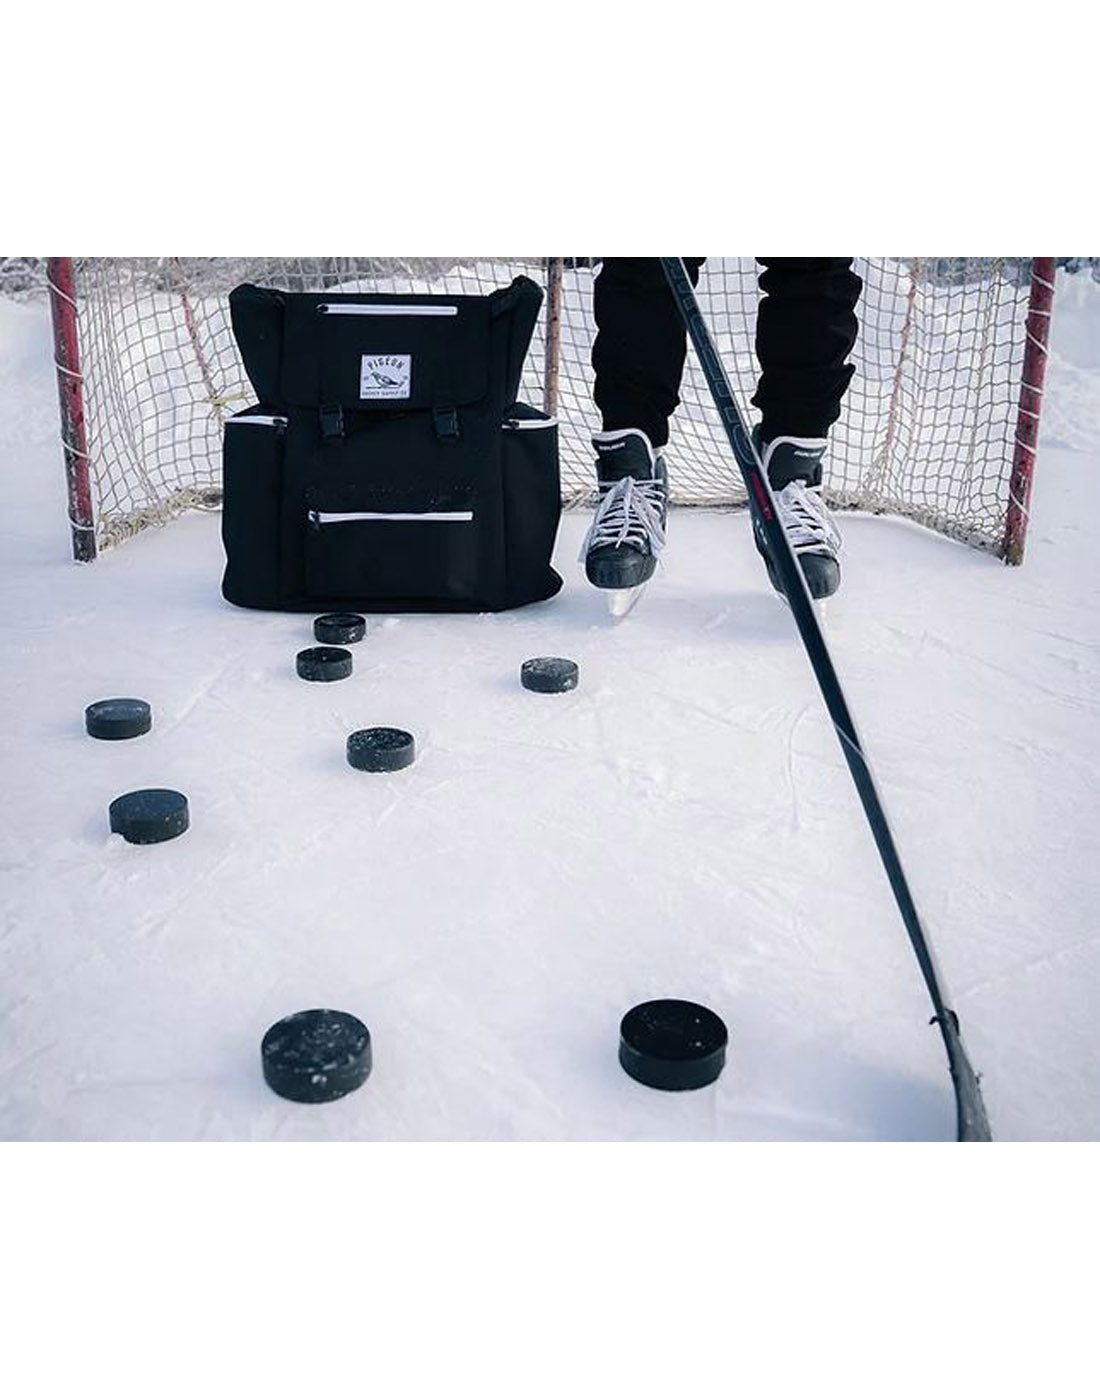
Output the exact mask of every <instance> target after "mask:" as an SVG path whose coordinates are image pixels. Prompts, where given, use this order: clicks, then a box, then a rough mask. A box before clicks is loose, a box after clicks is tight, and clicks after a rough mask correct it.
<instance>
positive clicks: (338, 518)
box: [309, 510, 474, 525]
mask: <svg viewBox="0 0 1100 1400" xmlns="http://www.w3.org/2000/svg"><path fill="white" fill-rule="evenodd" d="M309 518H310V520H311V521H312V522H313V524H314V525H339V524H342V523H343V522H344V521H345V520H384V521H386V522H390V521H395V520H399V521H407V522H412V523H414V524H417V525H419V524H421V523H422V522H428V523H433V522H438V521H443V522H444V523H453V524H463V523H467V524H468V523H469V522H471V521H472V520H473V518H474V513H473V511H472V510H418V511H398V510H341V511H326V510H311V511H310V513H309Z"/></svg>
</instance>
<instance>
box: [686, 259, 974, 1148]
mask: <svg viewBox="0 0 1100 1400" xmlns="http://www.w3.org/2000/svg"><path fill="white" fill-rule="evenodd" d="M661 264H662V266H663V268H664V271H665V276H666V278H667V279H668V284H669V287H670V288H671V290H672V294H673V296H674V297H675V299H676V304H677V306H678V307H679V309H680V314H681V315H682V316H683V318H684V322H685V324H686V326H687V330H688V334H689V335H690V337H691V341H692V344H693V345H694V346H695V351H696V354H697V355H698V357H699V361H700V363H701V365H702V368H703V374H704V375H705V377H706V380H707V385H708V387H709V389H710V392H711V396H712V398H713V399H714V405H715V407H716V408H717V410H718V413H719V416H720V417H721V419H722V424H723V426H724V428H725V430H726V435H727V437H728V438H729V443H730V448H731V449H732V451H733V455H734V457H735V458H736V460H737V465H738V467H739V468H740V470H741V475H742V477H743V478H744V481H745V489H746V491H747V492H748V497H749V509H750V511H751V512H752V514H753V517H754V518H755V519H756V520H757V521H758V522H759V525H760V528H761V530H762V531H763V534H764V538H765V540H766V541H767V545H768V550H769V553H770V554H771V557H772V562H773V564H774V565H775V568H776V570H777V572H778V574H779V577H780V580H781V582H782V584H783V591H784V593H785V594H786V597H787V601H788V603H789V604H790V607H791V612H792V613H793V615H794V619H795V623H796V624H797V627H798V631H799V635H800V636H801V638H802V644H803V646H804V647H805V649H806V655H807V657H808V658H809V661H810V665H811V666H812V667H813V671H814V675H815V676H816V678H817V683H818V685H819V687H820V689H821V695H822V698H823V699H824V701H825V706H826V708H827V709H828V711H829V717H830V719H831V720H832V722H833V728H834V729H835V730H836V735H837V739H838V740H839V742H840V748H841V752H842V753H843V754H844V759H845V762H846V763H847V765H848V770H849V772H850V773H851V775H852V780H853V782H854V783H855V785H856V791H857V792H858V793H859V800H860V802H861V803H862V805H863V811H864V814H865V815H866V817H867V822H868V825H869V826H870V828H871V834H872V836H873V837H874V840H875V845H876V846H877V847H878V853H879V856H880V858H881V860H882V864H883V868H884V869H885V871H886V878H887V879H888V880H889V882H890V888H891V890H892V891H893V893H894V899H895V900H896V902H897V906H898V911H899V913H900V914H901V918H902V922H903V923H904V925H905V929H906V932H907V933H908V935H909V941H910V943H911V944H912V947H913V952H914V953H915V954H916V958H917V962H918V963H919V965H920V970H921V974H922V975H923V977H924V982H925V986H926V987H927V988H928V995H929V996H930V998H931V1000H932V1006H933V1008H934V1010H935V1018H934V1019H935V1023H936V1024H937V1025H938V1026H939V1028H940V1033H941V1035H942V1036H943V1042H944V1048H945V1049H946V1051H947V1063H948V1068H949V1069H950V1072H951V1081H952V1084H953V1085H954V1089H955V1108H956V1126H957V1136H958V1140H959V1141H960V1142H989V1141H990V1140H991V1137H992V1134H991V1133H990V1128H989V1119H988V1116H987V1114H986V1110H985V1104H984V1102H983V1101H982V1093H981V1089H980V1087H979V1084H978V1076H977V1074H976V1073H975V1072H974V1069H973V1066H972V1065H971V1063H970V1060H969V1058H968V1056H967V1053H966V1049H965V1047H964V1046H963V1043H962V1036H961V1034H960V1031H959V1019H958V1017H957V1016H956V1014H955V1012H954V1011H953V1010H952V1009H951V1008H950V1006H949V1004H948V998H947V992H946V988H945V985H944V981H943V978H942V976H941V975H940V972H939V969H938V968H937V966H936V960H935V956H934V954H933V952H932V947H931V944H930V943H929V941H928V938H927V936H926V935H925V932H924V929H923V927H922V926H921V921H920V916H919V914H918V913H917V907H916V904H915V902H914V900H913V896H912V893H911V891H910V889H909V882H908V880H907V879H906V877H905V871H904V869H903V868H902V864H901V857H900V856H899V855H898V850H897V846H896V845H895V843H894V837H893V834H892V832H891V830H890V825H889V823H888V822H887V820H886V812H885V810H884V808H883V805H882V801H881V799H880V797H879V795H878V791H877V789H876V787H875V781H874V778H873V776H872V774H871V769H870V765H869V764H868V762H867V758H866V756H865V754H864V752H863V746H862V745H861V743H860V741H859V736H858V735H857V733H856V727H855V724H854V722H853V720H852V715H851V712H850V711H849V709H848V704H847V701H846V700H845V698H844V691H843V690H842V688H841V685H840V680H839V678H838V677H837V673H836V668H835V667H834V665H833V660H832V657H831V655H830V654H829V648H828V646H827V645H826V643H825V638H824V636H823V635H822V632H821V625H820V623H819V622H818V619H817V613H816V611H815V610H814V605H813V602H812V600H811V598H810V594H809V591H808V589H807V588H806V583H805V580H804V579H803V577H802V570H801V568H800V566H799V564H798V560H797V559H796V558H795V554H794V551H793V550H792V548H791V545H790V541H789V540H788V539H787V535H786V531H785V530H784V529H783V526H782V524H781V523H780V520H779V516H778V512H777V510H776V506H775V498H774V496H773V495H772V490H771V486H770V484H769V482H768V479H767V477H766V475H765V473H764V469H763V466H762V465H761V462H760V457H759V454H758V453H757V451H756V448H755V446H754V445H753V442H752V439H751V438H750V436H749V433H748V430H747V428H746V426H745V420H744V418H743V417H742V416H741V412H740V410H739V408H738V407H737V403H736V401H735V399H734V397H733V391H732V389H731V387H730V382H729V378H728V377H727V375H726V372H725V369H724V367H723V365H722V362H721V360H720V359H719V356H718V352H717V350H716V349H715V347H714V342H713V340H712V339H711V336H710V331H709V330H708V329H707V325H706V322H705V321H704V319H703V315H702V312H701V311H700V310H699V303H698V301H697V300H696V297H695V291H694V288H693V287H692V285H691V281H690V279H689V278H688V274H687V269H686V268H685V266H684V263H683V260H682V259H680V258H662V259H661Z"/></svg>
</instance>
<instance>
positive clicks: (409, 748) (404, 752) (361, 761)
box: [348, 729, 416, 773]
mask: <svg viewBox="0 0 1100 1400" xmlns="http://www.w3.org/2000/svg"><path fill="white" fill-rule="evenodd" d="M415 757H416V740H415V739H414V738H413V736H412V735H411V734H409V733H407V732H406V731H405V730H404V729H357V730H356V731H355V733H354V734H349V735H348V762H349V763H350V764H351V766H352V767H353V768H359V769H362V771H363V772H364V773H396V772H397V770H398V769H399V768H408V766H409V764H410V763H412V761H413V759H414V758H415Z"/></svg>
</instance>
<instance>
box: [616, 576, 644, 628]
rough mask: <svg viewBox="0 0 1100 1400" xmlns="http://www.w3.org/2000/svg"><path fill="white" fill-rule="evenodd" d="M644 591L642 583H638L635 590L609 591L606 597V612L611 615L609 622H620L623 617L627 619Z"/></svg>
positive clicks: (619, 589)
mask: <svg viewBox="0 0 1100 1400" xmlns="http://www.w3.org/2000/svg"><path fill="white" fill-rule="evenodd" d="M645 591H646V584H644V583H640V584H639V585H638V587H637V588H613V589H611V590H610V591H609V592H608V595H607V611H608V612H609V613H610V614H611V620H612V621H613V622H622V620H623V618H624V617H629V616H630V614H631V613H632V612H633V611H634V609H635V608H636V607H637V606H638V602H639V600H640V598H641V596H642V594H643V593H644V592H645Z"/></svg>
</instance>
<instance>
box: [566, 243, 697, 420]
mask: <svg viewBox="0 0 1100 1400" xmlns="http://www.w3.org/2000/svg"><path fill="white" fill-rule="evenodd" d="M703 261H704V260H703V259H702V258H685V259H684V262H685V263H686V264H687V269H688V275H689V276H690V278H691V281H692V285H695V284H696V283H697V282H698V281H699V269H700V268H701V267H702V265H703ZM594 311H595V317H596V341H595V344H594V345H593V347H592V368H593V369H594V370H595V374H596V383H595V391H594V397H595V400H596V407H597V408H598V409H599V410H600V414H601V417H602V419H603V427H604V430H605V431H606V432H611V431H613V430H614V429H617V428H641V429H642V431H643V432H644V433H645V434H646V436H647V437H648V438H649V440H650V442H651V443H652V444H653V446H654V447H663V446H664V445H665V443H667V442H668V420H669V418H671V416H672V414H673V411H674V410H675V409H676V407H677V405H678V404H679V402H680V380H681V377H682V375H683V372H684V358H685V356H686V353H687V335H686V332H685V330H684V323H683V320H682V318H681V316H680V312H679V309H678V308H677V306H676V302H675V300H674V299H673V296H672V292H671V291H670V290H669V286H668V282H667V281H666V280H665V274H664V272H663V271H662V269H661V260H660V259H659V258H604V259H603V265H602V267H601V268H600V272H599V275H598V276H597V278H596V284H595V293H594Z"/></svg>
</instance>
